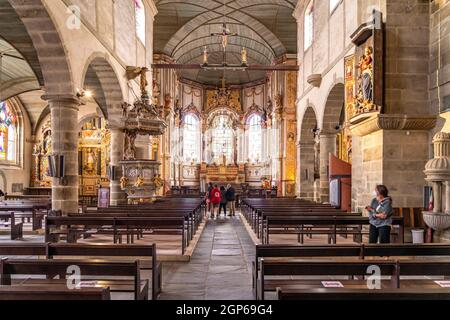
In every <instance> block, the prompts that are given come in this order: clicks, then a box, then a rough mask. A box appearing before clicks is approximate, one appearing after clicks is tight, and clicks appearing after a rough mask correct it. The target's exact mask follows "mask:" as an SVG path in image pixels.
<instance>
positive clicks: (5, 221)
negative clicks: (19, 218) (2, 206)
mask: <svg viewBox="0 0 450 320" xmlns="http://www.w3.org/2000/svg"><path fill="white" fill-rule="evenodd" d="M1 227H3V228H8V229H9V233H10V235H11V240H17V239H22V238H23V223H22V222H21V223H16V216H15V213H14V212H9V213H2V212H0V228H1Z"/></svg>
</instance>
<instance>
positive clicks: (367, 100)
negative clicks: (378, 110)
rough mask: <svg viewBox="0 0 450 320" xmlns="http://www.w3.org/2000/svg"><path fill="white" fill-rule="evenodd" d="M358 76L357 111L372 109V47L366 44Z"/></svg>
mask: <svg viewBox="0 0 450 320" xmlns="http://www.w3.org/2000/svg"><path fill="white" fill-rule="evenodd" d="M358 69H359V77H358V92H357V101H358V112H367V111H372V109H373V48H372V47H370V46H367V47H366V48H365V49H364V54H363V55H362V56H361V58H360V61H359V64H358Z"/></svg>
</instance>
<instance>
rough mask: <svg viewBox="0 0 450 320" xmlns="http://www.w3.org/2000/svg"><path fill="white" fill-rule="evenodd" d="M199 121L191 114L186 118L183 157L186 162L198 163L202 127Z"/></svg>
mask: <svg viewBox="0 0 450 320" xmlns="http://www.w3.org/2000/svg"><path fill="white" fill-rule="evenodd" d="M199 124H200V123H199V121H198V119H197V118H196V117H195V116H194V115H191V114H188V115H186V116H185V117H184V128H183V155H184V160H185V161H186V162H198V161H199V158H200V157H199V150H200V126H199Z"/></svg>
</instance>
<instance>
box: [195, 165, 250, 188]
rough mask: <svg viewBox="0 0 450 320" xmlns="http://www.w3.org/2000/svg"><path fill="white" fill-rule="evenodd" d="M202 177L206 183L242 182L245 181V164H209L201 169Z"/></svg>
mask: <svg viewBox="0 0 450 320" xmlns="http://www.w3.org/2000/svg"><path fill="white" fill-rule="evenodd" d="M200 179H201V181H204V182H206V183H209V182H213V183H223V184H242V183H245V167H244V165H223V164H222V165H214V164H213V165H207V164H206V163H203V164H202V165H201V169H200Z"/></svg>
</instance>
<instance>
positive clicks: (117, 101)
mask: <svg viewBox="0 0 450 320" xmlns="http://www.w3.org/2000/svg"><path fill="white" fill-rule="evenodd" d="M82 85H83V87H84V89H89V90H90V91H91V92H92V95H93V99H94V100H95V101H96V102H97V104H98V106H99V108H100V109H101V110H102V113H103V114H104V115H105V117H106V119H107V120H108V127H109V130H110V132H111V158H110V166H111V167H112V168H114V170H116V175H115V176H116V180H112V181H110V190H111V194H110V199H111V205H118V204H120V203H124V202H126V194H125V193H124V192H123V191H122V189H121V187H120V177H121V173H120V172H119V171H120V164H119V162H120V161H122V160H123V141H124V134H123V132H122V130H121V129H119V127H118V123H117V121H118V120H119V119H120V118H121V115H122V114H121V113H122V108H121V106H122V103H123V102H124V96H123V92H122V88H121V86H120V82H119V79H118V77H117V74H116V72H115V71H114V69H113V67H112V66H111V64H110V63H109V62H108V60H107V58H106V57H105V56H104V55H101V54H93V55H92V56H91V57H90V58H89V59H88V61H87V63H86V66H85V70H84V75H83V84H82Z"/></svg>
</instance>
